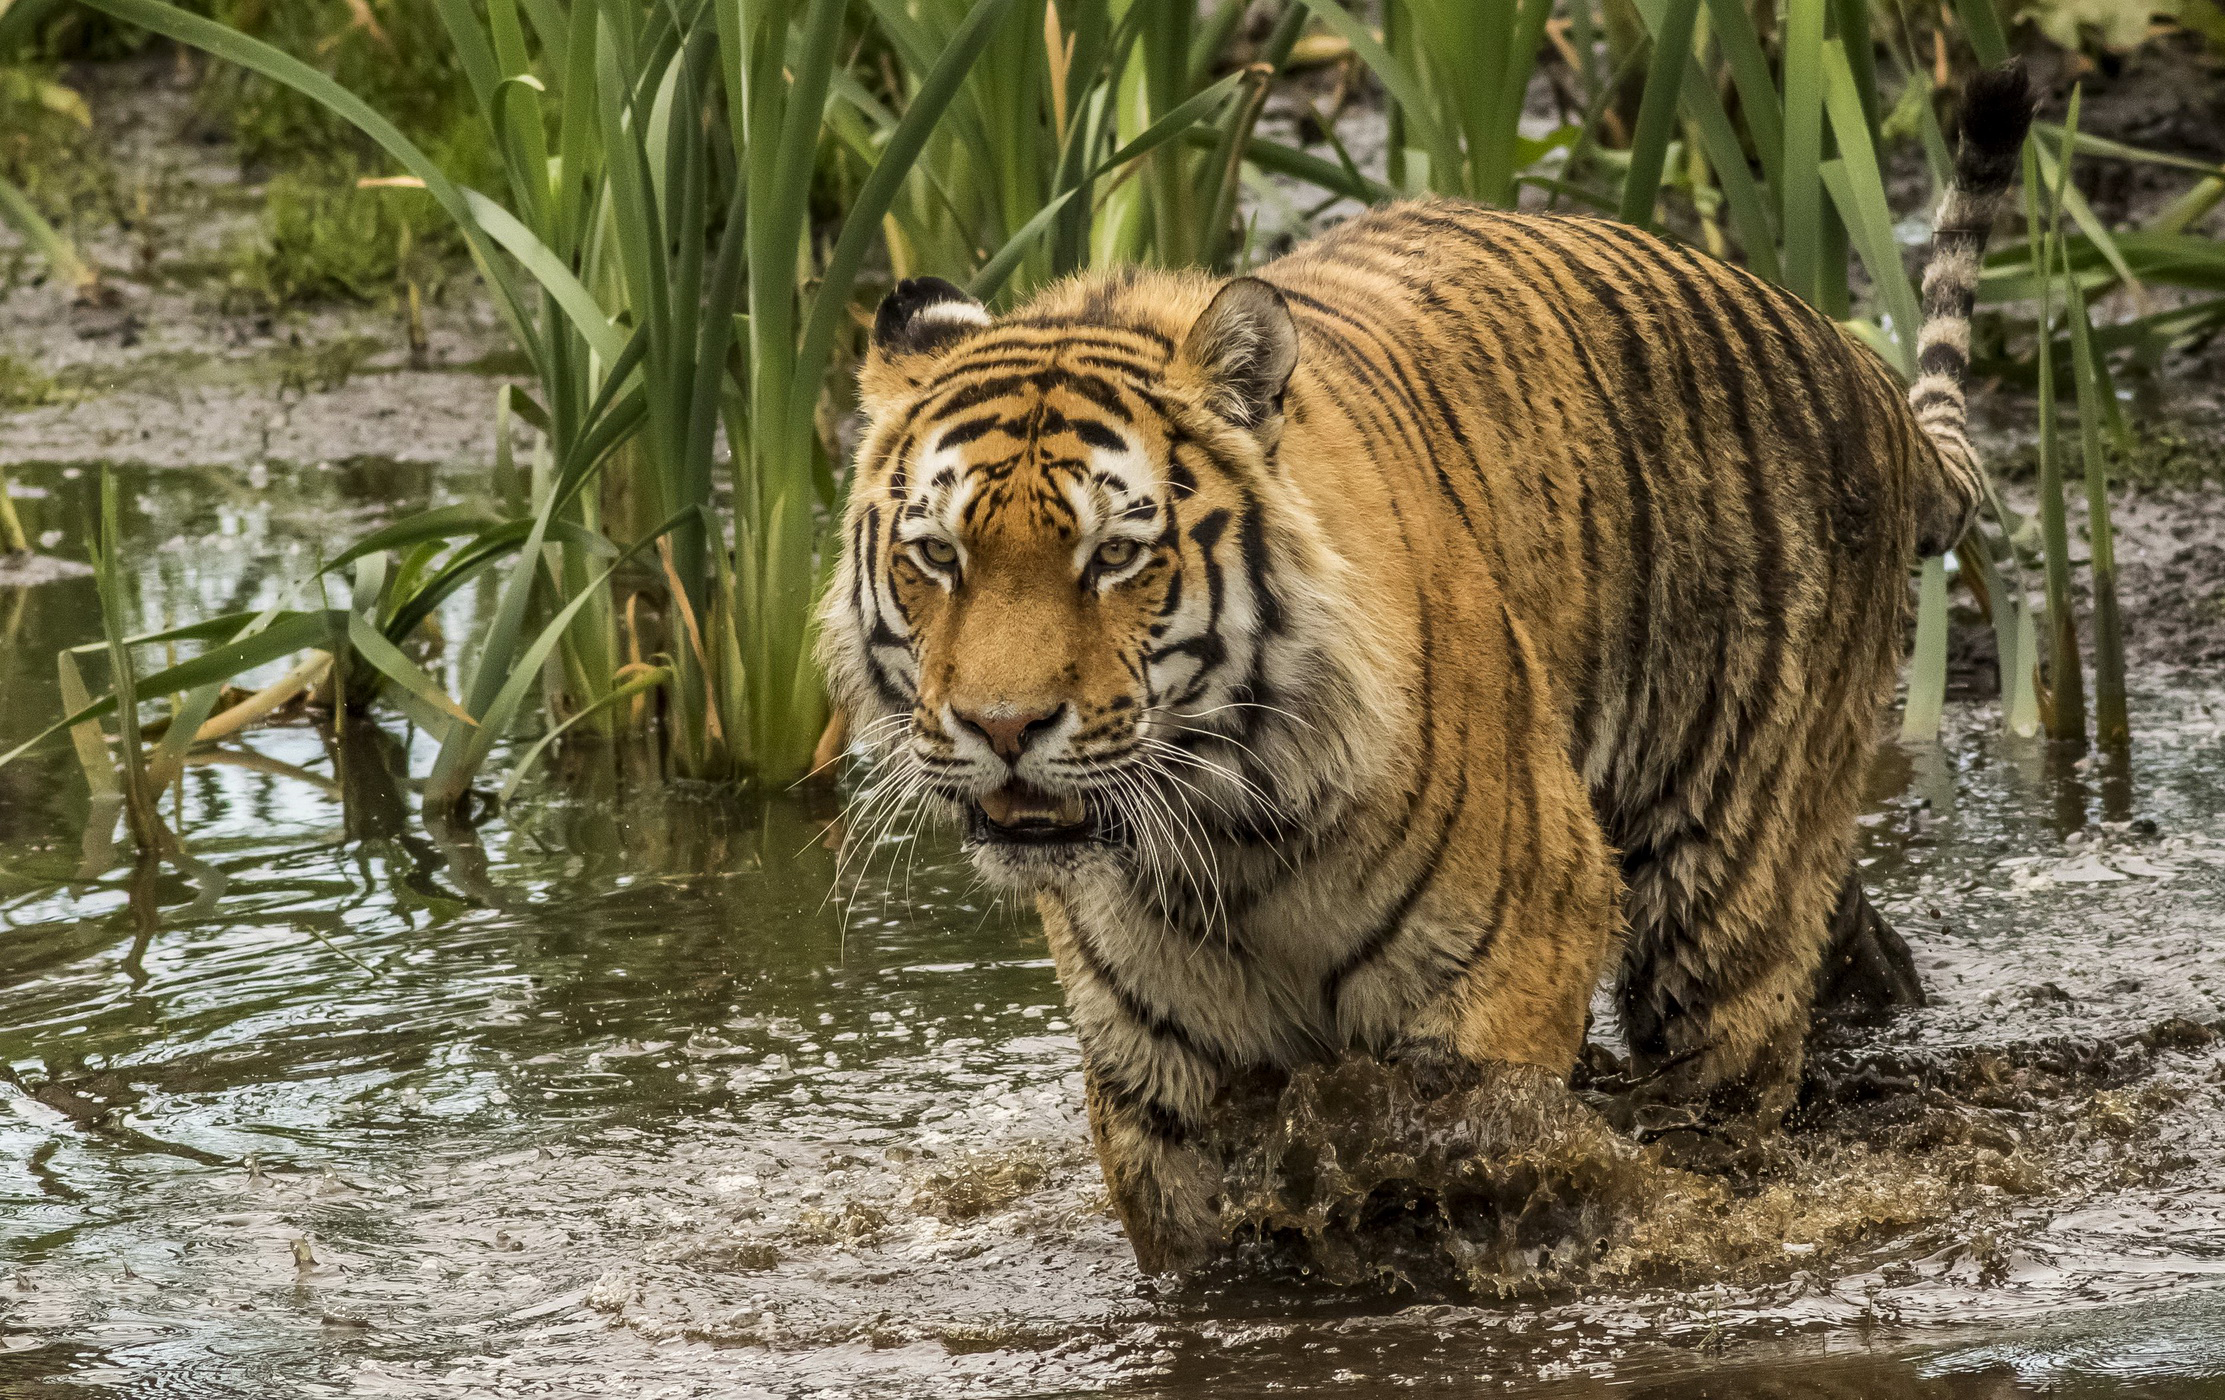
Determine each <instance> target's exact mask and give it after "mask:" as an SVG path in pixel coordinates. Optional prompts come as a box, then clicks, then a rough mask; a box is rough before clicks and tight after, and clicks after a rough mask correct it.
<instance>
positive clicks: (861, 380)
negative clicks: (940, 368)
mask: <svg viewBox="0 0 2225 1400" xmlns="http://www.w3.org/2000/svg"><path fill="white" fill-rule="evenodd" d="M988 324H989V313H988V311H987V309H986V308H984V307H983V306H982V305H981V303H980V302H978V301H975V300H974V299H973V298H972V297H969V296H967V295H966V294H965V293H964V292H962V291H960V290H958V288H956V287H954V286H952V285H951V284H950V283H948V282H945V281H944V280H943V279H942V278H940V277H907V278H905V279H904V280H903V281H901V282H899V283H897V284H896V287H895V289H894V290H892V291H891V292H890V293H889V294H888V295H887V296H885V297H882V298H881V309H880V310H878V311H876V312H874V313H873V339H872V344H871V345H870V347H869V348H868V350H867V353H866V356H865V364H864V365H863V366H862V367H860V369H859V371H858V389H859V392H860V395H861V397H862V398H863V399H864V400H865V402H866V403H867V405H868V407H870V405H871V404H872V402H873V401H874V400H876V399H880V398H883V397H889V396H900V395H902V394H903V393H905V392H906V391H907V390H910V389H915V388H917V387H918V386H919V384H920V382H921V379H922V376H923V374H924V373H925V368H926V365H927V363H928V362H929V361H931V360H932V359H933V358H934V357H935V356H936V355H939V354H941V353H942V352H943V351H944V350H947V349H949V348H950V347H951V346H952V345H954V344H956V343H957V342H959V341H961V340H963V339H965V338H966V337H967V336H969V335H971V334H973V333H974V332H975V331H977V330H980V329H981V328H982V327H984V326H986V325H988Z"/></svg>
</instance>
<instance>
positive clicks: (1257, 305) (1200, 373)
mask: <svg viewBox="0 0 2225 1400" xmlns="http://www.w3.org/2000/svg"><path fill="white" fill-rule="evenodd" d="M1297 364H1298V327H1297V324H1296V323H1295V322H1293V321H1292V320H1291V319H1290V307H1289V305H1288V304H1286V303H1285V302H1284V301H1283V299H1282V293H1281V292H1278V291H1276V290H1275V289H1274V288H1273V287H1271V286H1269V285H1267V284H1266V283H1265V282H1262V281H1260V280H1259V279H1258V278H1257V277H1239V278H1236V279H1235V280H1234V281H1232V282H1230V283H1229V284H1228V285H1227V286H1225V287H1223V288H1221V290H1220V292H1219V294H1218V295H1216V296H1215V297H1214V298H1213V303H1212V305H1210V306H1208V307H1206V308H1205V311H1204V313H1203V314H1201V315H1200V316H1199V317H1198V318H1197V320H1196V321H1194V322H1192V323H1191V325H1190V333H1189V334H1188V335H1187V336H1185V337H1183V340H1182V349H1181V352H1180V353H1179V354H1177V355H1176V356H1175V365H1176V366H1177V368H1178V370H1180V371H1184V372H1186V373H1187V375H1189V376H1193V377H1194V378H1195V381H1196V382H1197V384H1198V385H1199V386H1200V387H1201V388H1202V389H1203V390H1204V391H1205V397H1206V402H1207V403H1208V404H1210V405H1211V406H1212V408H1213V410H1214V411H1215V412H1217V413H1219V414H1221V415H1222V416H1223V417H1226V418H1230V419H1233V420H1235V421H1236V422H1238V423H1241V424H1244V425H1245V426H1246V427H1253V428H1256V427H1259V426H1261V425H1263V424H1265V423H1268V422H1270V421H1272V420H1273V419H1276V418H1279V417H1281V416H1282V395H1283V390H1284V389H1286V388H1288V387H1289V385H1290V372H1291V370H1293V369H1295V368H1296V367H1297Z"/></svg>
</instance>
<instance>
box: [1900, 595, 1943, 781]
mask: <svg viewBox="0 0 2225 1400" xmlns="http://www.w3.org/2000/svg"><path fill="white" fill-rule="evenodd" d="M1946 703H1947V561H1946V560H1944V559H1942V558H1940V557H1938V556H1937V555H1934V556H1933V557H1931V558H1929V559H1926V560H1925V561H1924V567H1923V580H1922V583H1921V584H1920V585H1919V586H1918V588H1917V592H1916V644H1915V646H1914V648H1913V649H1912V650H1911V652H1910V657H1909V668H1908V703H1907V705H1906V706H1905V707H1904V708H1903V709H1902V711H1901V738H1902V739H1903V740H1904V741H1906V742H1909V743H1919V742H1921V743H1929V742H1931V741H1932V740H1934V739H1937V738H1938V737H1939V717H1940V714H1941V712H1942V711H1943V710H1944V709H1945V707H1946Z"/></svg>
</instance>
